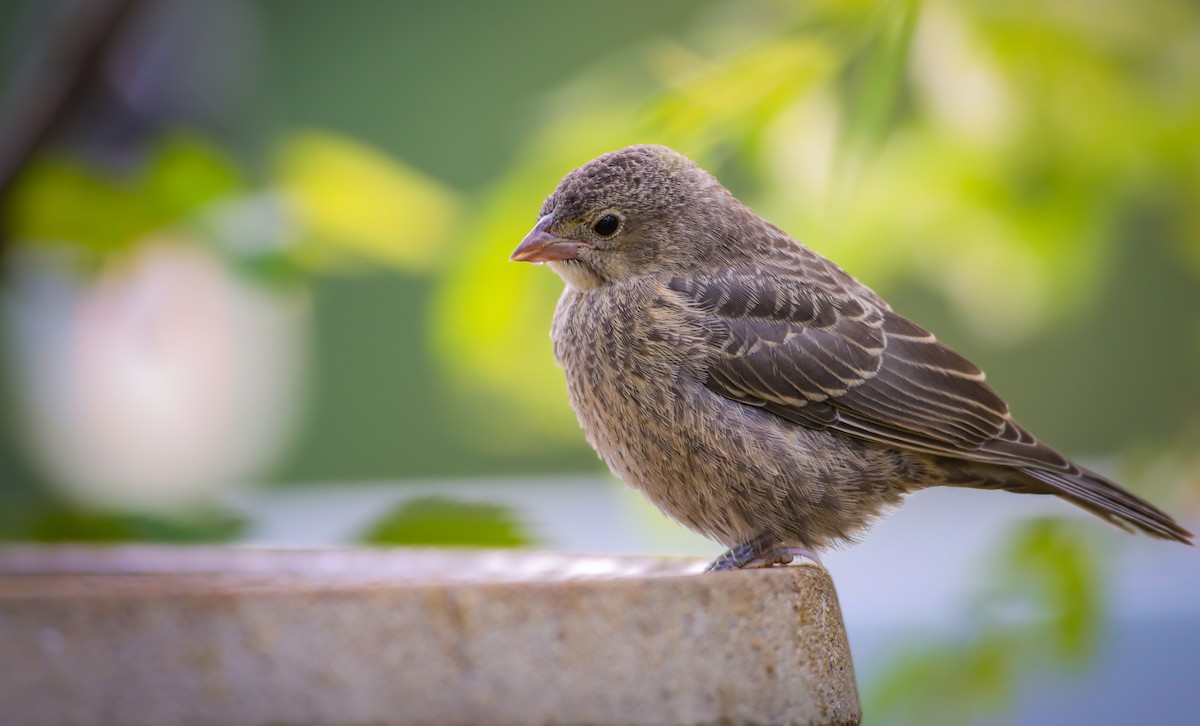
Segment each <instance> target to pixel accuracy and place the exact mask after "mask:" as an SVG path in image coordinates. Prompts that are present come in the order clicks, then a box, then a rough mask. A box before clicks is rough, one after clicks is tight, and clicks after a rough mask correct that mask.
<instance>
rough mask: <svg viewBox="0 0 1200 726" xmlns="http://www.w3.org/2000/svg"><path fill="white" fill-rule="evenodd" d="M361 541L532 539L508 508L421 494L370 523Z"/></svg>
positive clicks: (517, 542) (435, 543)
mask: <svg viewBox="0 0 1200 726" xmlns="http://www.w3.org/2000/svg"><path fill="white" fill-rule="evenodd" d="M361 541H362V542H363V543H365V544H376V545H410V546H414V545H415V546H427V547H526V546H530V545H533V544H536V540H535V539H534V538H533V537H532V536H531V535H530V534H529V533H528V532H526V528H525V526H524V525H523V524H522V523H521V522H520V520H518V519H517V517H516V516H515V515H514V514H513V512H512V511H511V510H509V509H508V508H506V507H503V506H500V505H495V504H476V503H472V502H461V501H456V500H453V499H447V498H445V497H421V498H418V499H412V500H410V501H407V502H404V503H403V504H401V505H400V506H399V507H397V508H396V509H395V511H393V512H390V513H389V514H387V515H385V516H384V517H383V518H381V519H380V520H379V521H378V522H376V523H375V524H373V525H371V526H370V527H369V528H368V529H367V532H366V533H365V534H364V535H363V536H362V539H361Z"/></svg>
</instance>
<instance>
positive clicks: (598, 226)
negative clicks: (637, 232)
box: [592, 214, 621, 237]
mask: <svg viewBox="0 0 1200 726" xmlns="http://www.w3.org/2000/svg"><path fill="white" fill-rule="evenodd" d="M620 226H621V220H620V219H618V218H617V216H616V215H615V214H606V215H604V216H603V217H601V218H600V219H597V220H596V221H595V222H593V223H592V231H593V232H595V233H596V234H598V235H600V236H601V237H611V236H612V235H613V233H615V232H616V231H617V227H620Z"/></svg>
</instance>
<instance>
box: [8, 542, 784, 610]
mask: <svg viewBox="0 0 1200 726" xmlns="http://www.w3.org/2000/svg"><path fill="white" fill-rule="evenodd" d="M707 565H708V561H707V560H701V559H696V558H685V557H679V558H662V557H640V556H602V555H579V554H569V553H563V552H552V551H543V550H522V549H510V550H475V549H433V548H379V547H371V548H321V549H301V548H298V549H273V548H257V547H256V548H246V547H214V546H199V547H196V546H160V545H108V546H92V545H78V544H73V545H49V546H41V545H15V546H2V547H0V597H6V596H8V597H11V596H26V597H28V596H37V595H43V594H44V595H64V594H67V593H78V594H80V595H98V594H103V593H105V592H119V593H121V594H135V593H138V592H145V593H147V594H154V595H157V596H162V595H167V594H172V593H196V592H213V591H229V590H231V589H233V590H237V589H253V590H256V591H263V590H272V589H279V590H288V591H296V590H305V591H312V590H322V591H329V590H346V589H355V590H357V589H363V588H370V589H376V588H414V587H435V586H436V587H447V586H449V587H456V586H471V587H494V586H514V585H519V586H521V587H544V586H561V585H564V584H568V583H570V584H574V585H581V586H588V587H603V586H604V583H606V582H614V581H627V580H630V579H637V580H641V581H650V580H654V581H660V580H663V579H674V578H679V577H687V576H695V575H704V572H703V571H704V569H705V568H706V567H707ZM776 569H780V568H776ZM726 574H727V573H722V574H721V575H715V574H710V575H704V576H706V577H714V576H724V575H726ZM741 574H742V575H744V576H755V575H758V576H768V577H769V576H771V575H770V574H769V573H768V572H766V571H758V572H745V573H741ZM793 574H794V573H793Z"/></svg>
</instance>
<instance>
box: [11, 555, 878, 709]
mask: <svg viewBox="0 0 1200 726" xmlns="http://www.w3.org/2000/svg"><path fill="white" fill-rule="evenodd" d="M702 567H703V563H699V562H697V561H694V560H659V559H648V558H647V559H642V558H604V557H578V556H568V555H559V554H553V553H542V552H521V551H511V552H491V551H488V552H471V551H457V550H392V551H388V550H275V551H271V550H243V549H214V548H204V549H178V548H150V547H122V548H96V549H88V548H0V704H3V722H4V723H13V724H27V725H29V726H34V725H36V724H93V723H95V724H99V723H119V724H130V725H134V724H156V725H163V724H185V723H186V724H229V725H233V724H299V723H305V724H309V723H320V724H333V723H342V724H392V723H395V724H483V723H487V724H510V723H511V724H517V723H520V724H556V723H623V724H633V723H647V724H650V723H654V724H687V723H764V724H765V723H779V724H783V723H797V724H853V723H858V721H859V718H860V712H859V703H858V693H857V690H856V686H855V681H854V670H853V666H852V664H851V659H850V651H849V646H848V644H847V641H846V634H845V630H844V628H843V625H842V620H841V614H840V611H839V609H838V603H837V596H836V594H835V592H834V588H833V583H832V582H831V581H830V579H829V576H828V574H827V573H826V572H825V571H824V570H822V569H821V568H819V567H816V566H813V565H801V566H796V567H787V568H775V569H771V570H756V571H745V572H726V573H715V574H701V573H699V570H700V569H702Z"/></svg>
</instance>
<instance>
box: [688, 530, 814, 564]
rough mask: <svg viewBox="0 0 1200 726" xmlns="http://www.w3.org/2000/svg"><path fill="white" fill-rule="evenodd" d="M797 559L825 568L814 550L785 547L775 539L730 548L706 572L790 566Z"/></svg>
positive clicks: (752, 541)
mask: <svg viewBox="0 0 1200 726" xmlns="http://www.w3.org/2000/svg"><path fill="white" fill-rule="evenodd" d="M797 557H807V558H808V559H810V560H812V561H813V562H814V563H816V565H817V566H818V567H824V565H822V564H821V560H820V558H818V557H817V555H816V553H814V552H813V551H812V550H809V549H806V548H804V547H783V546H781V545H780V544H779V543H778V542H775V541H774V540H773V539H763V538H758V539H753V540H750V541H749V542H744V543H742V544H740V545H738V546H737V547H732V548H730V549H729V550H728V551H727V552H725V554H723V555H721V556H720V557H718V558H717V559H716V561H714V562H713V563H712V564H711V565H709V566H708V569H707V570H706V572H724V571H726V570H750V569H758V568H763V567H774V566H775V565H790V564H792V562H793V561H795V559H796V558H797Z"/></svg>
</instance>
